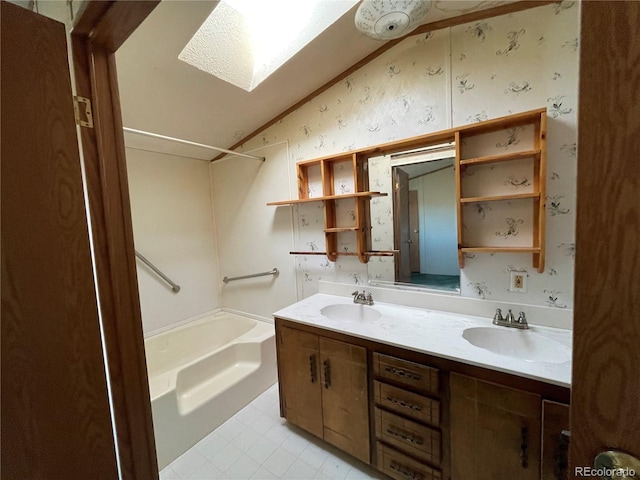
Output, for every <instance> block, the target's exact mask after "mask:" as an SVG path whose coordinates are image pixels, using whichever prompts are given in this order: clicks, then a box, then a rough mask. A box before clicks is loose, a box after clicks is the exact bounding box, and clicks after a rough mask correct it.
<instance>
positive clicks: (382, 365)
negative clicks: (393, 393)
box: [373, 353, 440, 395]
mask: <svg viewBox="0 0 640 480" xmlns="http://www.w3.org/2000/svg"><path fill="white" fill-rule="evenodd" d="M373 373H374V374H375V375H376V377H378V378H381V379H385V378H387V379H389V380H393V381H395V382H398V383H400V384H402V385H407V386H409V387H413V388H417V389H419V390H424V391H425V392H430V393H435V394H436V395H437V394H439V393H440V384H439V382H438V370H437V369H436V368H431V367H426V366H424V365H420V364H418V363H413V362H409V361H407V360H401V359H399V358H395V357H389V356H388V355H382V354H381V353H374V354H373Z"/></svg>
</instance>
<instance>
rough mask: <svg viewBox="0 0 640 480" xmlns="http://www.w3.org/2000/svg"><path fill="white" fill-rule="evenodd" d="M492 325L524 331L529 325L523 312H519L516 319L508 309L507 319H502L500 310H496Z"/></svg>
mask: <svg viewBox="0 0 640 480" xmlns="http://www.w3.org/2000/svg"><path fill="white" fill-rule="evenodd" d="M493 324H494V325H500V326H502V327H511V328H519V329H522V330H526V329H528V328H529V324H528V323H527V318H526V317H525V315H524V312H520V314H519V315H518V319H517V320H516V317H515V316H514V315H513V312H512V311H511V309H509V313H507V318H503V317H502V310H500V309H499V308H498V309H497V310H496V314H495V315H494V316H493Z"/></svg>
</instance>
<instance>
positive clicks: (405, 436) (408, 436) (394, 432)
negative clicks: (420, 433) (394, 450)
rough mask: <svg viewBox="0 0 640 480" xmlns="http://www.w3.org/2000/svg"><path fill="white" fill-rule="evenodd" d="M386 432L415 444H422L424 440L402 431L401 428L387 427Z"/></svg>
mask: <svg viewBox="0 0 640 480" xmlns="http://www.w3.org/2000/svg"><path fill="white" fill-rule="evenodd" d="M387 433H388V434H389V435H393V436H394V437H398V438H401V439H402V440H404V441H405V442H409V443H414V444H416V445H422V444H423V443H424V441H423V440H422V438H421V437H416V436H415V435H411V434H406V433H404V432H402V431H401V430H396V429H395V428H393V427H389V428H388V429H387Z"/></svg>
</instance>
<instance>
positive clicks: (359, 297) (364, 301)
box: [351, 290, 373, 305]
mask: <svg viewBox="0 0 640 480" xmlns="http://www.w3.org/2000/svg"><path fill="white" fill-rule="evenodd" d="M351 295H353V303H358V304H360V305H373V296H372V295H371V294H370V293H369V294H367V293H365V291H364V290H363V291H362V293H360V292H358V291H357V290H356V291H355V292H353V293H352V294H351Z"/></svg>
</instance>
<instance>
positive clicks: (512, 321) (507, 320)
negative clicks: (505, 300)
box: [505, 309, 516, 323]
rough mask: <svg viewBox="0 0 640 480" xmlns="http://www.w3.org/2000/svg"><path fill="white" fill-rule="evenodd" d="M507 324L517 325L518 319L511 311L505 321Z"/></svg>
mask: <svg viewBox="0 0 640 480" xmlns="http://www.w3.org/2000/svg"><path fill="white" fill-rule="evenodd" d="M505 321H506V322H507V323H515V322H516V317H514V316H513V312H512V311H511V309H509V313H507V318H506V319H505Z"/></svg>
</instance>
